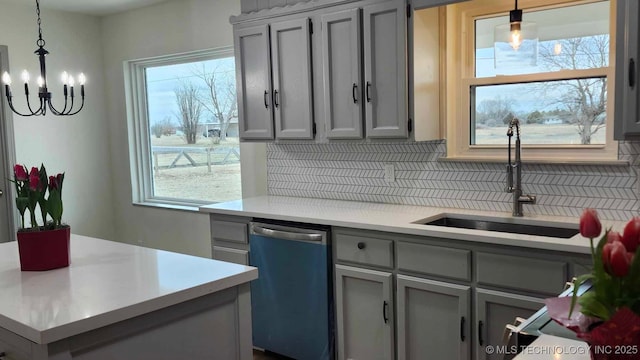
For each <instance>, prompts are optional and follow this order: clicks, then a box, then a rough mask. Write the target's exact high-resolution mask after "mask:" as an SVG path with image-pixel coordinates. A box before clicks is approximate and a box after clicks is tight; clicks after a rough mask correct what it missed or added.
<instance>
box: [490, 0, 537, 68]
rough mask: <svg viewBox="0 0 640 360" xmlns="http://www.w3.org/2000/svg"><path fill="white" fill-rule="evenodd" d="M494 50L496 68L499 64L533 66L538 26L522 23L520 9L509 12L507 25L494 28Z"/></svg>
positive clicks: (516, 8)
mask: <svg viewBox="0 0 640 360" xmlns="http://www.w3.org/2000/svg"><path fill="white" fill-rule="evenodd" d="M494 39H495V43H494V48H495V59H496V68H498V65H499V64H500V63H503V64H509V65H528V66H535V65H536V63H537V60H538V26H537V25H536V23H534V22H530V21H529V22H523V21H522V9H518V0H515V7H514V9H513V10H511V11H509V24H501V25H498V26H496V27H495V32H494Z"/></svg>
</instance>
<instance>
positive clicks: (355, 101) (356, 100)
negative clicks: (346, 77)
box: [351, 83, 358, 104]
mask: <svg viewBox="0 0 640 360" xmlns="http://www.w3.org/2000/svg"><path fill="white" fill-rule="evenodd" d="M357 90H358V84H356V83H353V87H352V88H351V96H353V103H354V104H357V103H358V94H357V93H356V91H357Z"/></svg>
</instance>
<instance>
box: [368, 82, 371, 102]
mask: <svg viewBox="0 0 640 360" xmlns="http://www.w3.org/2000/svg"><path fill="white" fill-rule="evenodd" d="M369 89H371V82H369V81H367V102H371V96H370V95H369Z"/></svg>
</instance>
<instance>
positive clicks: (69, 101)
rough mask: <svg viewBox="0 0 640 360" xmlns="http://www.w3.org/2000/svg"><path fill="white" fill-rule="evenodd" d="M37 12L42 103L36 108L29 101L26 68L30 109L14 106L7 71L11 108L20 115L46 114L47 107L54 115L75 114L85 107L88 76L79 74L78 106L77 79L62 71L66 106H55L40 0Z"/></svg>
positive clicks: (4, 77) (26, 79)
mask: <svg viewBox="0 0 640 360" xmlns="http://www.w3.org/2000/svg"><path fill="white" fill-rule="evenodd" d="M36 13H37V14H38V40H37V41H36V45H38V49H37V50H36V51H35V54H36V55H38V60H39V62H40V75H39V76H38V78H37V80H36V81H37V84H38V100H39V103H40V104H39V106H38V108H36V109H34V108H33V107H32V106H31V103H30V101H29V73H28V72H27V70H24V71H23V72H22V81H23V82H24V94H25V97H26V99H27V108H28V110H29V111H28V112H26V113H21V112H19V111H17V110H16V109H15V108H14V106H13V95H12V93H11V76H9V73H7V72H5V73H4V74H2V81H3V82H4V89H5V95H6V97H7V102H8V103H9V107H10V108H11V110H12V111H13V112H14V113H16V114H18V115H20V116H38V115H46V113H47V109H48V110H50V111H51V113H52V114H54V115H59V116H70V115H75V114H77V113H79V112H80V110H82V108H83V107H84V83H85V81H86V78H85V76H84V74H82V73H80V75H79V76H78V83H79V84H80V97H81V98H82V103H80V106H79V107H78V106H77V105H78V102H75V104H74V100H75V90H74V86H75V83H76V80H75V79H74V78H73V76H70V75H68V74H67V72H66V71H65V72H63V73H62V83H63V86H62V93H63V95H64V107H63V108H62V109H61V110H59V109H56V108H55V107H54V106H53V104H52V103H51V98H52V95H51V93H50V92H49V88H48V82H47V66H46V63H45V56H46V55H47V54H48V53H49V52H48V51H47V50H45V48H44V45H45V41H44V39H43V38H42V27H41V21H40V1H39V0H36Z"/></svg>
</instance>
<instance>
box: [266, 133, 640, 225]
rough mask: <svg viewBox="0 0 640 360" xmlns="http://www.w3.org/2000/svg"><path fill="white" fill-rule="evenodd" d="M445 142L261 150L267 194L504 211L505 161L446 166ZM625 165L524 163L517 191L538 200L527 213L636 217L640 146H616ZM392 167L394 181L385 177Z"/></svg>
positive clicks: (506, 203) (506, 205) (509, 197)
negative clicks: (520, 188)
mask: <svg viewBox="0 0 640 360" xmlns="http://www.w3.org/2000/svg"><path fill="white" fill-rule="evenodd" d="M445 154H446V144H445V142H444V141H431V142H417V143H397V142H396V143H394V142H388V143H364V142H361V143H357V142H349V143H329V144H315V143H303V142H300V143H286V144H275V143H270V144H268V145H267V173H268V191H269V194H270V195H283V196H298V197H312V198H322V199H337V200H355V201H366V202H378V203H392V204H409V205H423V206H439V207H453V208H464V209H476V210H497V211H507V212H509V211H511V201H512V194H509V193H506V192H504V187H505V184H506V182H505V181H506V173H505V164H506V160H505V163H504V164H502V163H473V162H468V163H465V162H445V161H438V158H440V157H441V156H444V155H445ZM618 158H619V159H623V160H627V161H629V163H630V165H623V166H617V165H560V164H558V165H556V164H544V165H543V164H525V165H524V166H523V177H522V184H523V189H524V193H526V194H532V195H537V196H538V204H537V205H532V206H530V205H525V207H524V210H525V214H526V213H533V214H545V215H561V216H579V215H580V213H581V212H582V210H583V209H584V208H585V207H593V208H596V209H598V213H599V214H600V216H601V217H602V218H604V219H612V220H627V219H629V218H630V217H631V216H634V215H639V214H640V212H639V202H638V185H637V181H638V179H637V176H636V174H637V170H638V167H639V166H640V142H620V143H619V149H618ZM385 164H393V165H394V168H395V177H396V181H395V182H386V181H385V179H384V165H385Z"/></svg>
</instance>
